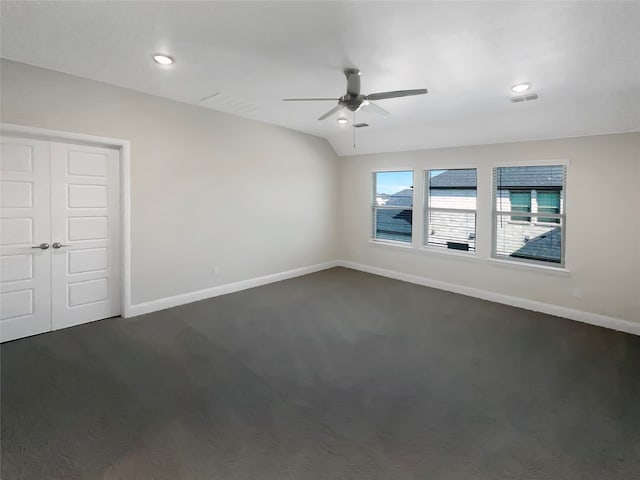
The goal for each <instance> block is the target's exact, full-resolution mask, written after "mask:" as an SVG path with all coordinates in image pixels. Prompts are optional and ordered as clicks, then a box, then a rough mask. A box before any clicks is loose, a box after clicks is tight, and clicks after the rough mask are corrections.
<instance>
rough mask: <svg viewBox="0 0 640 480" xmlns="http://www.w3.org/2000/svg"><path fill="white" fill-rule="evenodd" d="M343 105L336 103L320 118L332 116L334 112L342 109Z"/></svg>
mask: <svg viewBox="0 0 640 480" xmlns="http://www.w3.org/2000/svg"><path fill="white" fill-rule="evenodd" d="M342 108H343V107H342V105H336V106H335V107H333V108H332V109H331V110H329V111H328V112H327V113H325V114H324V115H322V116H321V117H320V118H318V120H324V119H325V118H327V117H330V116H331V115H333V114H334V113H336V112H338V111H340V110H342Z"/></svg>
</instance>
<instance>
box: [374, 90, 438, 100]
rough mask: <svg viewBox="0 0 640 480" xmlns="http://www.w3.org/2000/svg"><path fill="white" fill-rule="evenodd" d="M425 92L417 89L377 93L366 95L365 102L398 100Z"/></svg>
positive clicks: (425, 91)
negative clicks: (387, 99) (388, 99)
mask: <svg viewBox="0 0 640 480" xmlns="http://www.w3.org/2000/svg"><path fill="white" fill-rule="evenodd" d="M425 93H428V92H427V89H426V88H419V89H417V90H396V91H394V92H379V93H372V94H371V95H367V96H366V97H365V98H366V99H367V100H384V99H386V98H398V97H411V96H413V95H424V94H425Z"/></svg>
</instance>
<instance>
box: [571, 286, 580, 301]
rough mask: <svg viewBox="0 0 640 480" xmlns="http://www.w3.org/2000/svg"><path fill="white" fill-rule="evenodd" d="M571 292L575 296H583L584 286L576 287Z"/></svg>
mask: <svg viewBox="0 0 640 480" xmlns="http://www.w3.org/2000/svg"><path fill="white" fill-rule="evenodd" d="M571 294H572V295H573V296H574V297H575V298H582V296H583V293H582V288H580V287H576V288H574V289H573V291H572V292H571Z"/></svg>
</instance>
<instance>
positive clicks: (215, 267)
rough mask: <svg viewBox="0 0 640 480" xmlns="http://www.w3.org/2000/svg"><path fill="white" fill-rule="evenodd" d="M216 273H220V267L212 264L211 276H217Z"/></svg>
mask: <svg viewBox="0 0 640 480" xmlns="http://www.w3.org/2000/svg"><path fill="white" fill-rule="evenodd" d="M218 275H220V267H219V266H218V265H214V266H213V267H211V276H212V277H217V276H218Z"/></svg>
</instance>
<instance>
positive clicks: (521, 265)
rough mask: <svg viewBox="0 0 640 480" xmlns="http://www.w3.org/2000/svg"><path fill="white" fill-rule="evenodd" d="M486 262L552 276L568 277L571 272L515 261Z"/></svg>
mask: <svg viewBox="0 0 640 480" xmlns="http://www.w3.org/2000/svg"><path fill="white" fill-rule="evenodd" d="M487 262H490V263H493V264H494V265H498V266H503V267H509V268H515V269H517V270H518V269H521V270H537V271H539V272H540V273H549V274H552V275H562V276H570V275H571V270H569V269H568V268H566V267H552V266H550V265H538V264H536V263H529V262H519V261H517V260H503V259H501V258H495V257H491V258H488V259H487Z"/></svg>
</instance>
